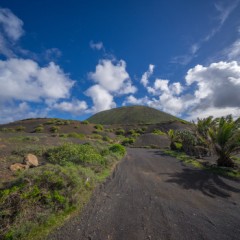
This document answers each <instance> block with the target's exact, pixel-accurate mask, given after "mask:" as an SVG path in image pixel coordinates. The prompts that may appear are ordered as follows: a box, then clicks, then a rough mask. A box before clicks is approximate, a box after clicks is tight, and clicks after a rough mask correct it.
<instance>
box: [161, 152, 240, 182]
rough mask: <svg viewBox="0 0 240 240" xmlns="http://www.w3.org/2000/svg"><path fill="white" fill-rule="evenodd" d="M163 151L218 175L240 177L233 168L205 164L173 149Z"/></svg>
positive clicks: (239, 173)
mask: <svg viewBox="0 0 240 240" xmlns="http://www.w3.org/2000/svg"><path fill="white" fill-rule="evenodd" d="M163 152H164V153H165V154H167V155H170V156H172V157H175V158H177V159H178V160H180V161H182V162H184V163H186V164H190V165H191V166H193V167H196V168H199V169H203V170H206V171H209V172H212V173H216V174H218V175H222V176H227V177H233V178H240V171H239V170H237V169H233V168H227V167H221V166H217V165H210V166H209V165H207V166H205V165H204V164H203V163H201V162H199V161H197V160H196V159H193V158H192V157H191V156H188V155H186V154H185V153H183V152H177V151H173V150H163Z"/></svg>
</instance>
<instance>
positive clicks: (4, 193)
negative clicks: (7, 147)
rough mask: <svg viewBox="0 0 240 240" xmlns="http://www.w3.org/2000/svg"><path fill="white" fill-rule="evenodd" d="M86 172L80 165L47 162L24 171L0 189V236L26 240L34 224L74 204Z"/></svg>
mask: <svg viewBox="0 0 240 240" xmlns="http://www.w3.org/2000/svg"><path fill="white" fill-rule="evenodd" d="M86 173H87V172H85V171H83V170H82V168H80V167H76V166H75V167H61V166H57V165H51V164H47V165H45V166H42V167H39V168H34V169H31V170H29V171H26V172H24V173H23V175H21V176H20V177H19V178H18V179H17V180H16V181H15V182H13V183H12V184H11V186H8V187H7V188H5V189H4V190H1V191H0V212H1V215H0V220H1V224H0V239H29V238H28V234H29V233H30V232H31V231H32V230H33V229H34V227H35V228H37V227H38V226H39V225H41V224H42V225H43V224H44V223H45V222H46V221H47V220H50V218H51V217H53V214H55V215H56V214H60V213H62V212H64V211H69V210H70V209H71V208H73V207H75V206H76V205H77V204H78V203H79V201H80V199H82V198H80V197H79V196H80V194H81V192H82V191H83V190H84V189H87V188H86V187H85V185H84V182H85V181H86V179H87V177H88V176H87V175H86ZM92 184H93V182H92V181H90V182H88V185H89V186H91V185H92ZM31 239H33V238H31Z"/></svg>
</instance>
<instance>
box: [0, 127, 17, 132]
mask: <svg viewBox="0 0 240 240" xmlns="http://www.w3.org/2000/svg"><path fill="white" fill-rule="evenodd" d="M1 131H2V132H15V129H14V128H1Z"/></svg>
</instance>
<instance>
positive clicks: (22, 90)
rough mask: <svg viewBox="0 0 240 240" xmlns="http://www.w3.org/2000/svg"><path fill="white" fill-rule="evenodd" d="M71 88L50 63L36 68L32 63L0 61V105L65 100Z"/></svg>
mask: <svg viewBox="0 0 240 240" xmlns="http://www.w3.org/2000/svg"><path fill="white" fill-rule="evenodd" d="M73 84H74V81H72V80H71V79H70V78H69V77H68V76H67V75H66V74H65V73H64V72H63V70H62V69H61V68H60V67H59V66H58V65H56V64H54V63H52V62H51V63H50V64H49V65H48V66H46V67H40V66H39V65H38V64H37V63H36V62H34V61H32V60H26V59H13V58H12V59H9V60H6V61H2V60H0V101H8V100H22V101H35V102H36V101H41V100H43V99H45V100H46V99H49V100H51V99H52V100H57V99H60V98H67V97H69V95H70V89H71V88H72V86H73Z"/></svg>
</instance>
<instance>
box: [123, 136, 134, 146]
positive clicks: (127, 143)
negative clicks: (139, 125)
mask: <svg viewBox="0 0 240 240" xmlns="http://www.w3.org/2000/svg"><path fill="white" fill-rule="evenodd" d="M134 142H135V139H134V138H125V139H124V140H123V141H122V145H124V146H127V145H130V144H133V143H134Z"/></svg>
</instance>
